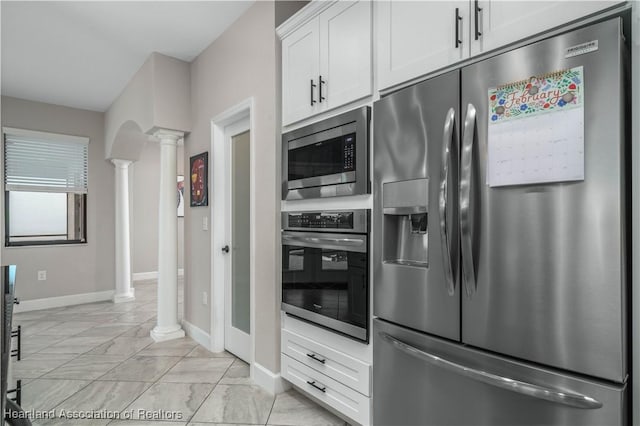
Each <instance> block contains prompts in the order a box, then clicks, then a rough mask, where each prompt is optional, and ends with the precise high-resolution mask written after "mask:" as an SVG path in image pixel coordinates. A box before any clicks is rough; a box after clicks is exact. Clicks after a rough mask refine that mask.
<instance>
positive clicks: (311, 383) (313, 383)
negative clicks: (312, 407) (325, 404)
mask: <svg viewBox="0 0 640 426" xmlns="http://www.w3.org/2000/svg"><path fill="white" fill-rule="evenodd" d="M307 383H308V384H310V385H311V386H313V387H314V388H316V389H318V390H319V391H321V392H325V393H326V392H327V387H326V386H325V387H323V388H321V387H320V386H318V385H316V381H315V380H314V381H313V382H310V381H309V380H307Z"/></svg>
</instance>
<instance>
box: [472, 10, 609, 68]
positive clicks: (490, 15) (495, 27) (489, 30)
mask: <svg viewBox="0 0 640 426" xmlns="http://www.w3.org/2000/svg"><path fill="white" fill-rule="evenodd" d="M619 3H620V2H619V1H616V0H608V1H535V2H534V1H502V0H498V1H496V0H481V1H478V2H477V3H476V2H475V0H471V7H472V9H471V12H472V13H471V21H472V22H471V26H472V28H471V38H472V43H471V54H472V55H475V54H477V53H480V52H483V51H489V50H492V49H496V48H498V47H501V46H505V45H507V44H509V43H513V42H515V41H518V40H521V39H523V38H526V37H529V36H532V35H535V34H538V33H540V32H543V31H546V30H549V29H551V28H554V27H558V26H561V25H563V24H565V23H567V22H571V21H573V20H576V19H579V18H581V17H584V16H586V15H589V14H591V13H595V12H598V11H600V10H603V9H606V8H608V7H611V6H614V5H616V4H619ZM476 4H477V7H479V8H480V9H481V10H480V11H479V12H478V28H477V29H476V27H475V19H474V18H475V17H474V8H475V7H476ZM476 30H477V31H479V32H480V33H481V35H480V34H479V35H478V40H475V38H476Z"/></svg>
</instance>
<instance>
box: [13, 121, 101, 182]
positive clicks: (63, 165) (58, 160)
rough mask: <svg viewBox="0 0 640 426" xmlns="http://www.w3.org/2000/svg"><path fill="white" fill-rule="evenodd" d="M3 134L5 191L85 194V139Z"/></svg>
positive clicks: (17, 132) (23, 132)
mask: <svg viewBox="0 0 640 426" xmlns="http://www.w3.org/2000/svg"><path fill="white" fill-rule="evenodd" d="M3 130H4V184H5V191H46V192H74V193H86V192H87V178H88V176H87V175H88V170H87V163H88V154H89V152H88V151H89V149H88V148H89V146H88V145H89V139H88V138H82V137H78V136H67V135H60V134H53V133H43V132H33V131H28V130H21V129H8V128H4V129H3Z"/></svg>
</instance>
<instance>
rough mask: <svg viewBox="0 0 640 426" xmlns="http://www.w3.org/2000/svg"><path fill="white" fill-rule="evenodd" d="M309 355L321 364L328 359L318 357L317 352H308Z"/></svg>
mask: <svg viewBox="0 0 640 426" xmlns="http://www.w3.org/2000/svg"><path fill="white" fill-rule="evenodd" d="M307 356H308V357H309V358H311V359H313V360H315V361H318V362H319V363H320V364H324V363H325V362H327V360H326V359H322V358H318V356H317V355H316V354H307Z"/></svg>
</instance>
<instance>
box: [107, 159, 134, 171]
mask: <svg viewBox="0 0 640 426" xmlns="http://www.w3.org/2000/svg"><path fill="white" fill-rule="evenodd" d="M111 162H112V163H113V165H114V166H116V167H118V168H120V169H126V168H127V167H129V166H130V165H131V163H133V161H130V160H120V159H118V158H112V159H111Z"/></svg>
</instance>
